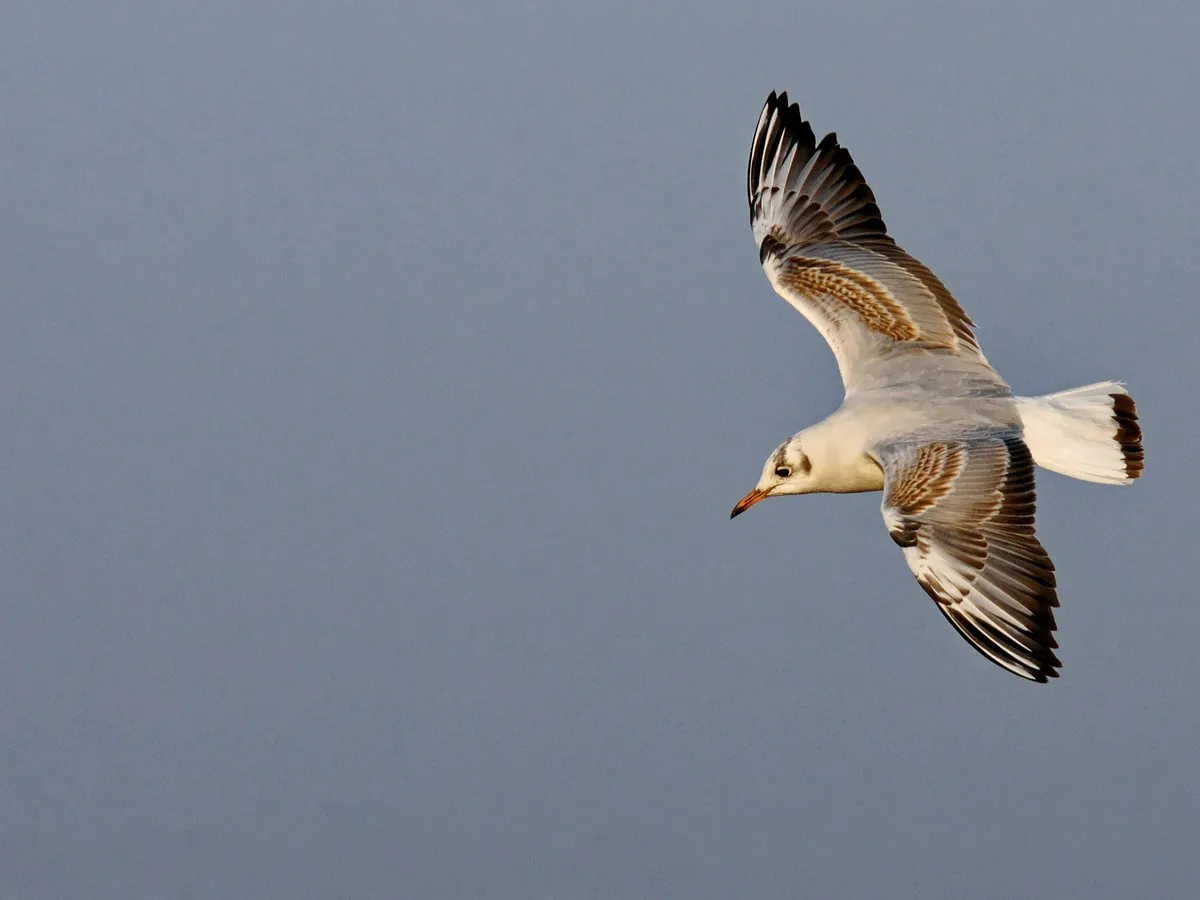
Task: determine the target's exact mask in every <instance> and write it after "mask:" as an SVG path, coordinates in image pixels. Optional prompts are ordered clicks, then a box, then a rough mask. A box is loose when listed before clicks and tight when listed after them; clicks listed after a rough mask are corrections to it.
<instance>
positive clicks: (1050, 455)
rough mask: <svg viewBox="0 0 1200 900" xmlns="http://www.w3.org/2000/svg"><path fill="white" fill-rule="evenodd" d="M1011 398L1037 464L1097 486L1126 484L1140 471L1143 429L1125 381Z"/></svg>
mask: <svg viewBox="0 0 1200 900" xmlns="http://www.w3.org/2000/svg"><path fill="white" fill-rule="evenodd" d="M1015 399H1016V401H1017V409H1018V410H1019V411H1020V413H1021V421H1022V423H1023V424H1024V426H1025V443H1026V445H1027V446H1028V447H1029V452H1030V453H1032V454H1033V461H1034V462H1035V463H1037V464H1038V465H1039V466H1042V467H1044V468H1047V469H1050V470H1052V471H1054V472H1059V473H1061V474H1063V475H1069V476H1071V477H1072V478H1079V479H1082V480H1083V481H1095V482H1099V483H1100V484H1129V483H1130V482H1132V481H1133V480H1134V479H1135V478H1137V477H1138V476H1139V475H1141V474H1142V465H1143V463H1142V429H1141V427H1140V426H1139V425H1138V417H1137V408H1136V407H1135V406H1134V403H1133V398H1132V397H1130V396H1129V393H1128V392H1127V391H1126V390H1125V385H1123V384H1120V383H1119V382H1116V381H1102V382H1100V383H1099V384H1089V385H1087V386H1086V387H1081V388H1075V389H1074V390H1071V391H1061V392H1060V393H1057V394H1047V395H1046V396H1044V397H1017V398H1015Z"/></svg>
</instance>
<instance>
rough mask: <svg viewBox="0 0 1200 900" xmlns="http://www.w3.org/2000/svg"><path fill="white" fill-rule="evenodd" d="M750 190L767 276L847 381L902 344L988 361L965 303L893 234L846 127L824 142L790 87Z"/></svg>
mask: <svg viewBox="0 0 1200 900" xmlns="http://www.w3.org/2000/svg"><path fill="white" fill-rule="evenodd" d="M746 190H747V195H748V199H749V201H750V224H751V227H752V228H753V231H754V241H755V243H756V244H758V254H759V260H760V261H761V262H762V265H763V268H764V269H765V270H766V273H767V277H768V278H769V279H770V280H771V284H772V285H773V286H774V288H775V290H776V291H777V292H778V293H779V294H780V296H782V297H783V298H784V299H785V300H787V301H788V302H789V303H791V304H792V305H793V306H794V307H796V309H798V310H800V312H801V313H803V314H804V316H805V317H806V318H807V319H808V320H809V321H810V322H812V323H813V325H814V326H816V328H817V330H818V331H820V332H821V334H822V335H823V336H824V338H825V340H826V341H828V342H829V346H830V347H831V348H832V349H833V352H834V355H835V356H836V357H837V363H838V369H839V370H840V371H841V375H842V382H843V384H845V385H846V386H847V388H849V387H850V384H851V382H852V380H853V378H854V373H855V369H856V368H857V367H858V366H859V365H860V364H861V363H862V361H863V359H864V357H865V356H871V355H878V354H880V353H881V352H886V349H887V345H889V344H893V343H898V342H902V341H916V342H921V343H922V344H924V345H927V346H930V347H937V348H941V349H944V350H950V351H952V352H954V353H957V354H960V355H971V356H974V357H975V358H977V359H978V360H979V361H980V362H981V363H983V364H984V365H986V363H987V361H986V360H985V359H984V358H983V354H982V353H981V352H980V350H979V344H978V343H977V342H976V340H975V335H974V332H973V331H972V328H973V326H974V323H973V322H972V321H971V320H970V318H968V317H967V314H966V313H965V312H963V310H962V307H961V306H959V305H958V302H957V301H956V300H955V299H954V297H952V296H951V294H950V292H949V291H948V290H946V287H945V285H943V284H942V282H941V281H940V280H938V277H937V276H936V275H934V274H933V272H931V271H930V270H929V269H927V268H926V267H925V266H923V265H922V264H921V263H920V262H918V261H917V260H916V259H913V257H911V256H909V255H908V254H907V253H905V252H904V251H903V250H901V249H900V248H899V247H897V246H896V243H895V241H893V240H892V239H891V238H890V237H889V236H888V234H887V229H886V227H885V226H884V224H883V219H882V218H881V216H880V214H879V207H878V206H876V205H875V196H874V194H872V193H871V189H870V187H868V186H867V183H866V181H865V180H864V179H863V176H862V173H861V172H860V171H859V170H858V166H856V165H854V161H853V160H852V159H851V158H850V153H849V151H847V150H846V149H845V148H843V147H840V146H838V142H837V135H836V134H828V135H826V136H825V138H824V139H823V140H821V142H820V143H819V144H818V143H817V141H816V137H815V135H814V134H813V130H812V128H811V127H810V126H809V124H808V123H807V122H806V121H804V120H803V119H802V118H801V117H800V108H799V107H798V106H797V105H795V104H792V105H791V106H789V105H788V97H787V94H786V93H783V94H779V95H778V96H776V94H775V93H774V92H772V93H771V96H770V97H768V98H767V102H766V105H765V106H764V107H763V111H762V115H760V116H759V119H758V128H757V129H756V130H755V132H754V142H753V144H752V145H751V149H750V162H749V165H748V167H747V173H746Z"/></svg>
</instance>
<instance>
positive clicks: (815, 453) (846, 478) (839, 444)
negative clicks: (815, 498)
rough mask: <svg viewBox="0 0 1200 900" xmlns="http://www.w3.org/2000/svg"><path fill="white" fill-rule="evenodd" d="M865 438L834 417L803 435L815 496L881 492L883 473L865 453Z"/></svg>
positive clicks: (849, 425)
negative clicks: (811, 467)
mask: <svg viewBox="0 0 1200 900" xmlns="http://www.w3.org/2000/svg"><path fill="white" fill-rule="evenodd" d="M865 445H866V434H865V433H860V429H857V428H855V427H854V425H853V423H852V422H851V421H850V420H847V419H845V418H839V417H838V416H837V415H836V414H835V415H833V416H831V417H830V418H828V419H826V420H825V421H824V422H822V423H821V424H819V425H816V426H814V427H813V428H810V429H808V430H807V431H805V432H804V446H805V448H806V449H809V450H810V453H809V456H810V459H811V460H812V466H813V471H812V474H813V478H814V481H813V486H814V487H815V488H816V490H817V492H823V493H831V494H857V493H861V492H863V491H881V490H883V470H882V469H880V468H879V465H878V464H877V463H876V462H875V461H874V460H873V459H871V457H870V456H868V455H867V453H866V446H865Z"/></svg>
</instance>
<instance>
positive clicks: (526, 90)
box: [0, 0, 1200, 900]
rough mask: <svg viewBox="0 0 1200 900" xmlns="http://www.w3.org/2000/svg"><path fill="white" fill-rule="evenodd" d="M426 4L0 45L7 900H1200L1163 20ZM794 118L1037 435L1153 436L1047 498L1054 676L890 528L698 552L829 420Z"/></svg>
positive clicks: (1180, 189)
mask: <svg viewBox="0 0 1200 900" xmlns="http://www.w3.org/2000/svg"><path fill="white" fill-rule="evenodd" d="M251 6H252V7H253V9H250V8H249V7H251ZM421 6H423V7H424V8H418V7H417V5H416V4H404V3H401V4H395V3H386V2H362V3H351V4H318V3H301V4H296V3H286V4H285V3H258V4H243V3H234V2H229V0H222V2H212V3H208V4H180V3H162V2H155V3H150V2H145V0H143V2H137V0H130V2H125V3H114V4H66V3H61V4H21V5H20V7H19V8H15V9H11V10H9V11H8V12H7V13H6V16H5V19H6V21H5V26H4V29H3V31H2V32H0V91H2V92H3V98H2V102H0V110H2V112H0V115H2V117H3V135H4V137H3V142H2V146H3V148H4V150H3V153H0V198H2V199H3V202H4V208H5V210H6V212H7V214H6V215H5V216H4V217H3V219H2V220H0V231H2V234H0V255H2V259H0V286H2V288H3V302H2V303H0V317H2V321H0V380H2V382H3V384H4V385H5V389H4V391H3V394H2V398H0V404H2V407H3V412H2V415H0V422H2V423H3V424H2V425H0V428H2V429H3V431H2V433H0V437H2V440H3V448H4V449H3V454H2V462H0V506H2V508H3V509H4V510H5V515H4V516H3V518H2V519H0V529H2V532H3V533H2V535H0V544H2V546H3V547H4V548H5V551H6V552H5V553H4V560H5V564H4V571H5V582H6V585H7V589H6V590H5V592H4V594H5V602H4V604H3V613H2V614H0V617H2V624H0V760H2V763H3V765H2V767H0V772H2V773H3V774H2V775H0V792H2V793H0V894H2V895H3V896H4V897H5V898H6V900H25V898H39V900H40V898H47V897H55V898H86V900H107V898H113V900H118V898H119V900H137V898H156V900H157V898H189V900H201V898H205V900H207V898H243V897H280V898H285V897H286V898H310V897H311V898H329V897H381V898H382V897H388V898H391V897H413V898H426V897H430V898H432V897H437V898H443V897H445V898H458V897H464V898H484V897H486V898H514V900H539V898H553V900H574V898H596V900H614V898H630V900H643V898H652V897H653V898H676V897H678V898H688V900H693V898H729V897H752V898H781V900H783V898H796V897H801V896H806V897H821V898H839V897H872V896H874V897H882V896H887V897H892V898H910V897H911V898H916V897H921V898H925V897H941V896H970V897H978V898H991V897H1014V896H1030V895H1033V894H1035V893H1036V894H1039V895H1045V896H1055V897H1086V898H1105V897H1114V898H1115V897H1130V896H1155V897H1168V896H1181V895H1182V894H1185V893H1187V892H1188V891H1189V890H1193V889H1194V886H1195V883H1196V881H1197V879H1198V878H1200V858H1198V857H1197V854H1196V852H1195V846H1196V842H1197V838H1198V835H1200V796H1198V788H1197V780H1196V774H1195V770H1196V747H1197V745H1198V744H1200V714H1198V712H1197V707H1198V704H1197V699H1196V698H1197V693H1198V690H1200V670H1198V669H1197V662H1196V659H1197V657H1196V633H1197V629H1198V628H1200V612H1198V606H1197V599H1196V588H1195V583H1194V576H1193V575H1192V566H1191V565H1190V563H1191V562H1192V561H1193V560H1194V559H1195V553H1196V551H1195V548H1194V543H1195V539H1196V521H1197V516H1196V512H1195V507H1196V501H1197V497H1196V479H1195V476H1194V475H1193V474H1191V473H1190V472H1189V471H1185V469H1184V462H1185V454H1186V450H1187V448H1189V447H1193V446H1195V445H1196V442H1197V440H1198V439H1200V434H1198V433H1197V432H1198V428H1197V424H1196V423H1197V420H1198V413H1200V409H1198V408H1197V403H1196V401H1195V400H1194V399H1193V398H1192V397H1191V396H1189V395H1188V394H1187V393H1186V391H1189V390H1193V389H1194V388H1195V387H1196V385H1197V382H1198V380H1200V372H1198V366H1197V363H1196V353H1197V349H1196V348H1197V337H1196V331H1197V327H1198V325H1200V314H1198V313H1197V312H1196V307H1195V294H1196V286H1197V284H1198V283H1200V268H1198V264H1197V253H1196V241H1197V237H1198V236H1200V226H1198V219H1197V213H1196V210H1197V209H1200V187H1198V185H1200V179H1198V178H1197V165H1196V160H1197V158H1200V130H1198V129H1197V125H1196V122H1197V119H1198V113H1200V101H1197V97H1196V85H1197V84H1200V61H1198V57H1197V54H1196V53H1195V43H1196V39H1197V35H1198V33H1200V12H1197V7H1196V6H1195V5H1194V4H1186V3H1182V2H1180V3H1157V4H1156V3H1140V4H1136V5H1135V6H1133V7H1131V6H1130V5H1129V4H1125V3H1121V4H1117V3H1113V4H1097V3H1084V2H1075V3H1060V4H1053V5H1051V4H1025V5H1022V4H1017V5H1012V4H993V5H992V6H993V7H994V8H990V9H977V10H975V11H968V10H966V9H964V8H963V7H964V6H966V5H965V4H964V5H954V4H933V3H922V4H905V5H904V8H903V10H901V9H900V5H899V4H892V3H884V2H879V3H875V4H856V3H837V4H821V5H820V6H821V9H820V10H819V11H818V10H813V9H807V8H805V7H804V6H803V5H797V4H796V3H794V2H793V3H771V2H765V3H758V4H756V5H755V6H754V8H753V10H751V9H749V8H747V7H741V8H739V6H738V5H737V4H731V3H727V2H705V3H700V4H686V5H685V4H663V5H660V6H657V7H654V8H647V5H646V4H642V3H605V4H600V3H597V4H591V5H589V6H588V7H580V6H572V5H564V4H560V3H551V2H539V0H525V2H502V3H491V2H488V3H483V2H480V3H478V4H453V3H451V4H433V3H429V4H423V5H421ZM980 6H982V4H981V5H980ZM102 7H103V10H104V11H100V10H101V8H102ZM335 7H336V9H335ZM397 7H399V8H400V9H401V10H403V11H398V9H397ZM1002 7H1003V8H1002ZM773 88H776V89H786V90H788V91H789V92H790V94H791V95H792V97H793V98H795V99H797V100H799V101H800V103H801V106H802V109H803V110H804V112H805V114H806V115H807V116H808V117H810V118H811V120H812V121H813V123H814V127H815V128H816V130H817V132H818V134H821V133H824V132H825V131H828V130H837V131H838V133H839V135H840V136H841V138H842V140H843V142H844V143H845V144H846V145H847V146H848V147H849V148H850V149H851V151H852V152H853V154H854V156H855V158H856V160H857V161H858V163H859V165H860V166H861V168H862V169H863V171H864V172H865V174H866V176H867V178H868V180H869V181H870V183H871V184H872V186H873V187H874V189H875V193H876V195H877V197H878V198H879V203H880V206H881V207H882V210H883V213H884V217H885V219H886V220H887V222H888V224H889V226H890V229H891V231H892V233H893V234H894V235H895V236H896V237H897V239H898V240H899V242H900V243H901V244H902V245H903V246H904V247H905V248H906V249H908V250H909V251H910V252H912V253H914V254H915V255H917V256H918V257H919V258H921V259H922V260H923V261H924V262H926V263H927V264H928V265H930V266H931V267H933V268H934V269H935V270H936V271H937V272H938V273H939V274H940V275H941V276H942V277H943V279H944V280H945V281H946V282H947V284H948V285H949V286H950V288H951V290H953V291H954V292H955V294H956V295H957V297H958V298H959V299H960V301H961V302H962V303H963V305H964V306H966V308H967V309H968V311H969V312H970V313H971V314H972V316H973V317H974V318H975V319H976V321H977V322H978V324H979V332H980V336H981V339H982V341H983V344H984V348H985V350H986V351H987V354H988V356H989V358H990V359H991V360H992V362H993V363H995V364H996V366H997V367H998V368H999V369H1000V371H1001V372H1002V373H1003V374H1004V375H1005V376H1006V377H1007V378H1008V379H1009V380H1010V382H1011V383H1012V384H1013V386H1014V388H1015V389H1016V390H1017V391H1018V392H1023V393H1039V392H1044V391H1050V390H1057V389H1062V388H1067V387H1073V386H1075V385H1079V384H1083V383H1086V382H1089V381H1095V380H1100V379H1104V378H1124V379H1126V380H1127V381H1128V382H1129V384H1130V386H1131V388H1132V390H1133V392H1134V395H1135V397H1136V398H1137V400H1138V403H1139V408H1140V410H1141V412H1142V418H1143V422H1144V424H1145V425H1146V429H1147V462H1148V469H1147V475H1146V477H1145V479H1144V480H1143V481H1142V482H1141V483H1139V484H1138V485H1137V486H1135V487H1134V488H1132V489H1130V490H1124V491H1122V490H1117V489H1112V488H1103V487H1099V486H1095V485H1086V484H1083V483H1079V482H1072V481H1068V480H1066V479H1063V478H1060V477H1058V476H1054V475H1050V474H1044V475H1042V476H1040V481H1039V495H1040V499H1041V505H1040V530H1041V535H1042V538H1043V541H1044V542H1045V544H1046V546H1047V547H1048V548H1049V549H1050V551H1051V553H1052V554H1053V556H1054V558H1055V560H1056V562H1057V564H1058V568H1059V574H1060V579H1061V594H1062V598H1063V608H1062V610H1061V614H1060V616H1059V624H1060V640H1061V643H1062V658H1063V660H1064V663H1065V669H1064V673H1063V676H1064V677H1063V678H1062V679H1061V680H1060V681H1059V682H1058V683H1054V684H1051V685H1048V686H1045V687H1040V686H1036V685H1031V684H1027V683H1024V682H1021V681H1019V680H1018V679H1016V678H1013V677H1010V676H1006V675H1005V674H1004V673H1003V672H1001V671H1000V670H999V669H997V668H996V667H994V666H992V665H990V664H989V663H988V662H987V661H986V660H984V659H983V658H982V657H981V656H978V655H977V654H976V653H975V652H974V651H972V650H971V649H970V648H969V647H968V646H967V644H966V643H965V642H964V641H962V640H961V639H960V638H959V637H958V636H957V635H956V634H955V633H954V632H953V631H952V630H951V628H950V627H949V626H948V625H947V624H946V623H945V622H944V621H943V620H942V618H941V616H939V615H938V614H937V612H936V610H935V609H934V608H933V605H932V604H931V603H930V602H929V600H928V599H927V598H926V597H925V595H924V594H923V593H922V592H921V590H920V589H919V587H918V586H917V585H916V584H915V583H914V581H913V579H912V577H911V575H910V574H909V573H908V570H907V568H906V567H905V565H904V562H903V559H902V557H901V555H900V554H899V552H897V551H896V549H895V547H893V546H892V545H891V542H890V541H889V540H888V539H887V536H886V534H885V531H884V528H883V525H882V521H881V519H880V516H879V498H878V496H874V495H861V496H850V497H844V496H843V497H807V498H798V499H793V500H788V501H773V502H771V503H766V504H763V505H761V506H760V507H758V508H756V509H755V510H754V511H753V513H752V514H750V515H747V516H745V517H743V518H741V519H739V520H738V521H737V522H736V523H730V522H729V521H728V515H729V509H730V507H731V506H732V504H733V502H734V501H735V500H737V498H738V497H740V496H741V495H742V494H743V493H744V492H745V491H746V490H747V489H749V488H750V487H752V486H753V484H754V482H755V480H756V479H757V477H758V473H759V469H760V466H761V465H762V461H763V459H764V458H765V457H766V455H767V453H768V452H769V451H770V450H771V449H772V448H773V447H774V446H775V445H776V443H777V442H778V441H780V440H781V439H783V438H784V437H786V436H787V435H789V434H791V433H792V432H794V431H797V430H799V429H800V428H802V427H803V426H805V425H808V424H811V423H812V422H815V421H817V420H818V419H820V418H822V417H823V416H824V415H826V414H827V413H828V412H830V411H831V410H832V409H833V408H834V407H835V406H836V405H837V403H838V402H839V401H840V399H841V389H840V383H839V381H838V377H837V371H836V368H835V365H834V362H833V358H832V355H831V354H830V353H829V351H828V350H827V348H826V347H825V345H824V344H823V342H822V341H821V339H820V338H819V336H818V335H817V334H816V332H815V331H814V330H812V329H811V328H810V327H809V326H808V325H807V323H805V322H804V321H803V319H802V318H801V317H800V316H798V315H797V314H796V313H795V312H794V311H792V310H791V309H790V308H789V307H788V306H787V305H786V304H785V303H783V301H781V300H779V299H778V298H777V297H776V296H775V295H774V294H773V293H772V291H771V289H770V286H769V285H768V284H767V281H766V279H765V278H764V277H763V275H762V273H761V271H760V270H759V267H758V265H757V259H756V255H755V251H754V247H753V244H752V241H751V239H750V235H749V229H748V224H747V214H746V209H745V200H744V188H743V173H744V166H745V155H746V152H747V149H748V146H749V140H750V136H751V132H752V130H753V126H754V122H755V120H756V117H757V115H758V111H759V108H760V105H761V103H762V101H763V98H764V97H765V96H766V94H767V92H768V91H770V90H771V89H773Z"/></svg>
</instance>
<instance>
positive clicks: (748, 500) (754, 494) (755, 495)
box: [729, 488, 770, 519]
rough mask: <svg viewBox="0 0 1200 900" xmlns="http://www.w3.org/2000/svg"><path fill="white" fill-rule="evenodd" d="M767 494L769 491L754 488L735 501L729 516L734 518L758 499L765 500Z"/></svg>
mask: <svg viewBox="0 0 1200 900" xmlns="http://www.w3.org/2000/svg"><path fill="white" fill-rule="evenodd" d="M769 494H770V491H760V490H759V489H758V488H755V489H754V490H752V491H751V492H750V493H748V494H747V495H746V496H745V497H743V498H742V499H741V500H739V501H738V502H737V506H735V507H734V508H733V512H731V513H730V514H729V518H731V519H736V518H737V517H738V516H740V515H741V514H742V513H744V512H745V511H746V510H748V509H749V508H750V507H752V506H753V505H754V504H755V503H757V502H758V501H759V500H765V499H766V498H767V496H768V495H769Z"/></svg>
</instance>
